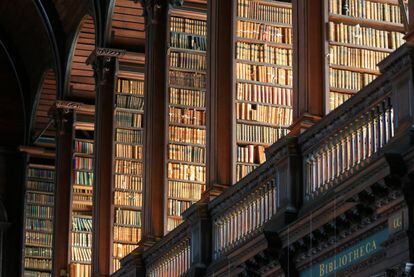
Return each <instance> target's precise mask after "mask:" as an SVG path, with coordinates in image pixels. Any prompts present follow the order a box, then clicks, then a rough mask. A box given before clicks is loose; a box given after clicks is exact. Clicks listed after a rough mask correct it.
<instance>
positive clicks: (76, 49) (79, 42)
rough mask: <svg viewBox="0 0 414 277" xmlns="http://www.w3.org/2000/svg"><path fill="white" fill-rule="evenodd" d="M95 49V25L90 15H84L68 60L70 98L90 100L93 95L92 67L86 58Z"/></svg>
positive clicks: (68, 94)
mask: <svg viewBox="0 0 414 277" xmlns="http://www.w3.org/2000/svg"><path fill="white" fill-rule="evenodd" d="M94 49H95V25H94V21H93V18H92V16H90V15H86V16H85V17H84V18H83V19H82V21H81V22H80V25H79V29H78V33H77V34H76V37H75V40H74V41H73V46H72V51H71V56H70V58H69V61H68V76H69V78H68V79H67V82H68V86H67V88H66V89H67V96H68V97H70V98H71V99H86V100H90V101H92V100H93V99H94V97H95V78H94V75H93V68H92V66H91V65H87V64H86V60H87V58H88V57H89V55H90V54H91V52H92V51H93V50H94Z"/></svg>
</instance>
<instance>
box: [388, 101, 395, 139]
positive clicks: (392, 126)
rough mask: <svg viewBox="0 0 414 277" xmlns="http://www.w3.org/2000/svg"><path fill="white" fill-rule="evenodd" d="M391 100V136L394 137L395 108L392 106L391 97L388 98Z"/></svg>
mask: <svg viewBox="0 0 414 277" xmlns="http://www.w3.org/2000/svg"><path fill="white" fill-rule="evenodd" d="M388 101H389V109H390V130H391V134H390V136H391V137H394V128H395V125H394V109H393V108H392V103H391V98H388Z"/></svg>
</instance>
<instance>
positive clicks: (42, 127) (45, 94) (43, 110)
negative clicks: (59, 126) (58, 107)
mask: <svg viewBox="0 0 414 277" xmlns="http://www.w3.org/2000/svg"><path fill="white" fill-rule="evenodd" d="M55 101H56V77H55V72H54V71H53V70H52V69H49V70H47V71H46V72H45V73H44V76H43V80H42V82H41V84H40V86H39V92H38V99H37V100H36V101H35V105H34V108H33V115H32V124H31V136H32V138H37V137H39V136H40V135H41V136H42V137H50V138H53V137H55V135H56V129H55V126H54V124H53V122H51V120H52V117H51V114H50V109H51V108H52V106H53V105H54V104H55Z"/></svg>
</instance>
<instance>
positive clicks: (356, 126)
mask: <svg viewBox="0 0 414 277" xmlns="http://www.w3.org/2000/svg"><path fill="white" fill-rule="evenodd" d="M380 69H381V72H382V75H381V76H379V77H378V78H377V79H376V80H375V81H374V82H372V83H371V84H370V85H368V86H366V87H365V88H363V89H362V90H361V91H360V92H359V93H358V94H356V95H355V96H353V97H351V98H350V99H349V100H348V101H346V102H345V103H344V104H342V105H341V106H340V107H339V108H337V109H336V110H334V111H333V112H331V113H330V114H329V115H327V116H326V117H324V118H323V119H322V120H321V121H320V122H319V123H318V124H316V125H315V126H313V127H311V128H310V129H308V130H307V131H305V132H304V133H302V134H300V135H299V136H297V137H292V136H287V137H285V138H283V139H281V140H279V141H278V142H277V143H275V144H274V145H272V146H271V147H269V148H268V149H267V150H266V157H267V161H266V162H265V163H264V164H262V165H261V166H260V167H259V168H257V169H256V170H254V171H253V172H252V173H250V174H249V175H247V176H246V177H245V178H243V179H242V180H240V181H239V182H238V183H236V184H235V185H233V186H231V187H230V188H228V189H227V190H225V191H224V192H223V193H222V194H221V195H219V196H218V197H216V198H215V199H213V200H212V201H210V202H207V200H205V199H202V200H201V201H200V202H198V203H196V204H195V205H193V206H192V207H190V209H188V210H187V211H186V212H185V213H184V218H185V220H184V222H183V223H182V224H181V225H180V226H178V227H177V228H176V229H175V230H173V231H172V232H170V233H169V234H168V235H167V236H166V237H164V238H163V239H162V240H161V241H159V242H157V243H156V244H155V245H154V246H152V247H151V248H149V249H147V250H145V251H144V253H143V254H142V255H141V256H142V258H141V259H142V261H143V264H144V265H145V266H144V267H145V270H146V273H145V274H146V275H147V276H182V275H189V276H203V275H205V274H207V275H217V276H225V274H226V272H227V271H226V270H227V268H229V267H230V265H229V264H230V263H234V261H235V260H237V259H235V258H234V257H235V256H237V255H238V257H241V258H240V259H239V261H241V260H243V259H245V258H246V255H247V256H253V255H256V254H257V253H258V252H259V251H262V250H263V247H264V248H266V247H268V244H267V242H264V243H259V242H258V241H260V240H270V241H269V245H271V244H272V245H283V244H286V242H282V243H280V242H277V241H276V242H275V241H271V240H272V239H274V238H272V235H273V234H274V233H272V232H275V231H277V232H278V231H280V230H282V231H283V230H285V229H286V228H287V227H288V226H289V223H290V222H292V221H293V220H294V219H296V217H297V215H298V214H303V213H306V211H305V210H306V209H308V208H309V207H312V205H313V204H318V203H319V200H320V199H323V196H328V197H329V195H330V194H329V193H330V192H333V191H334V189H336V188H339V187H340V185H341V184H343V185H345V184H346V180H349V179H350V178H351V177H352V176H356V174H358V173H360V172H361V171H363V170H364V169H365V168H368V167H369V166H370V165H373V164H375V161H376V160H377V159H379V158H380V156H381V155H382V154H384V153H387V152H388V153H389V152H392V153H403V152H404V151H407V149H409V148H410V147H411V146H412V141H413V140H414V136H413V135H412V133H413V132H412V129H413V127H412V126H414V101H413V99H414V81H413V79H414V46H409V45H404V46H402V47H401V48H400V49H398V50H397V51H396V52H394V53H392V54H391V55H390V56H389V57H388V58H387V59H386V60H384V61H383V62H382V63H381V64H380ZM269 230H272V232H270V234H272V235H270V239H269ZM245 245H248V246H247V248H243V247H245ZM256 246H257V247H258V248H260V247H262V248H261V250H260V249H258V248H257V247H256ZM272 247H273V246H272ZM244 251H249V253H247V254H246V253H245V252H244ZM255 251H257V253H255ZM250 252H251V253H250ZM266 253H273V254H274V253H276V255H279V254H280V252H278V251H273V250H272V251H269V252H266ZM137 256H138V255H137ZM229 257H230V258H229ZM263 259H264V257H259V258H258V261H260V260H263ZM130 260H131V259H127V258H126V259H125V262H124V261H123V263H127V262H129V261H130ZM136 264H139V263H138V262H136ZM123 265H124V267H125V266H127V265H126V264H123ZM231 266H232V268H242V267H243V266H242V265H240V264H239V265H238V264H233V265H231ZM217 272H219V273H217ZM216 273H217V274H216ZM220 274H221V275H220Z"/></svg>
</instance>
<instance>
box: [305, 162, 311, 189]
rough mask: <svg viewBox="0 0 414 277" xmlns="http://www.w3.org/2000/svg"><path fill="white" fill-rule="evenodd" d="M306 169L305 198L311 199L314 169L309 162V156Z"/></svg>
mask: <svg viewBox="0 0 414 277" xmlns="http://www.w3.org/2000/svg"><path fill="white" fill-rule="evenodd" d="M305 169H306V178H305V180H306V186H305V196H307V197H309V195H310V193H311V187H312V167H311V163H310V161H309V156H308V157H307V158H306V159H305Z"/></svg>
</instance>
